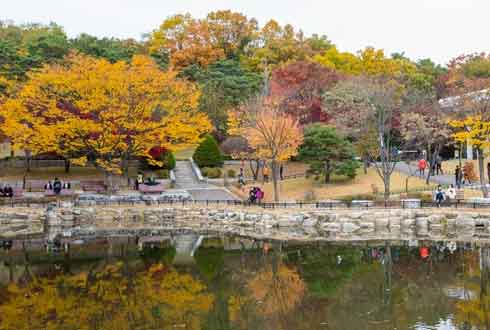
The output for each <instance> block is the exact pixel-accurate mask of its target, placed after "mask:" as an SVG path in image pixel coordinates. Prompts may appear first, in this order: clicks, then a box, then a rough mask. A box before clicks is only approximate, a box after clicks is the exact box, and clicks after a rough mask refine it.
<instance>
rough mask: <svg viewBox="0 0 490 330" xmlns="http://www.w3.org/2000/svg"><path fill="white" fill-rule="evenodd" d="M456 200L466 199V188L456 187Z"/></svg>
mask: <svg viewBox="0 0 490 330" xmlns="http://www.w3.org/2000/svg"><path fill="white" fill-rule="evenodd" d="M456 200H457V201H458V202H461V201H463V200H464V190H463V189H456Z"/></svg>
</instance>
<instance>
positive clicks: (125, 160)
mask: <svg viewBox="0 0 490 330" xmlns="http://www.w3.org/2000/svg"><path fill="white" fill-rule="evenodd" d="M123 165H124V170H123V171H124V176H125V177H126V181H127V184H128V187H130V186H131V178H130V177H129V155H126V157H125V158H124V164H123Z"/></svg>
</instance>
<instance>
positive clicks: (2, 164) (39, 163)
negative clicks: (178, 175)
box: [0, 159, 139, 169]
mask: <svg viewBox="0 0 490 330" xmlns="http://www.w3.org/2000/svg"><path fill="white" fill-rule="evenodd" d="M138 164H139V161H138V160H131V161H129V166H130V167H137V166H138ZM29 166H30V168H46V167H61V168H64V167H65V161H64V160H59V159H54V160H47V159H46V160H45V159H31V160H30V161H29ZM71 167H78V166H77V165H74V164H73V165H71ZM0 168H3V169H5V168H26V161H25V159H1V160H0Z"/></svg>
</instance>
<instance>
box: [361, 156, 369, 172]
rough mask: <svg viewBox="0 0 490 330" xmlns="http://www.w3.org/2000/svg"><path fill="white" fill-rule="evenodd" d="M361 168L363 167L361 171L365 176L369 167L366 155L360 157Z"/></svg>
mask: <svg viewBox="0 0 490 330" xmlns="http://www.w3.org/2000/svg"><path fill="white" fill-rule="evenodd" d="M362 165H363V166H362V167H363V170H364V174H367V169H368V167H369V159H368V156H367V155H364V156H363V157H362Z"/></svg>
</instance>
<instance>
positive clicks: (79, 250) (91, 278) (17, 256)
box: [0, 235, 490, 330]
mask: <svg viewBox="0 0 490 330" xmlns="http://www.w3.org/2000/svg"><path fill="white" fill-rule="evenodd" d="M17 247H20V248H18V249H12V250H9V251H2V252H1V253H0V258H1V265H0V283H1V284H0V329H1V330H4V329H9V330H11V329H12V330H13V329H63V330H64V329H87V330H88V329H109V330H110V329H148V330H156V329H176V328H183V329H184V328H185V329H285V330H289V329H291V330H292V329H373V330H374V329H380V330H383V329H490V310H489V304H490V298H489V287H488V286H489V277H490V248H489V247H488V246H486V245H484V246H477V245H475V244H468V243H466V244H465V243H458V244H456V243H454V242H453V243H447V242H439V243H438V242H423V241H414V242H401V241H385V242H351V243H342V244H325V243H322V244H315V245H295V244H291V243H289V244H288V243H283V242H263V241H253V240H246V239H243V238H233V237H199V236H198V237H190V236H189V235H185V236H182V237H160V238H158V239H156V238H151V239H139V240H137V239H129V238H120V239H111V240H101V241H94V242H92V243H90V244H84V245H76V244H72V245H69V246H66V247H65V248H63V249H59V250H56V251H50V252H47V251H46V250H40V249H36V248H34V245H29V244H24V246H22V245H18V244H17Z"/></svg>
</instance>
